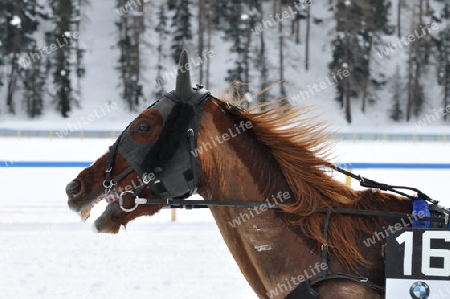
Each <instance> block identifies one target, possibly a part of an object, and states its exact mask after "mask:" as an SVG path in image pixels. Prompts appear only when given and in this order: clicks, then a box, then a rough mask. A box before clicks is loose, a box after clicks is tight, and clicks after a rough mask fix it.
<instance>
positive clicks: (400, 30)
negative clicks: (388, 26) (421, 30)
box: [397, 0, 403, 38]
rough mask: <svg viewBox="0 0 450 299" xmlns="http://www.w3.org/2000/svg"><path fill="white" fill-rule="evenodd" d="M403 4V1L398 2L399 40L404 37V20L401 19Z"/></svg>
mask: <svg viewBox="0 0 450 299" xmlns="http://www.w3.org/2000/svg"><path fill="white" fill-rule="evenodd" d="M402 2H403V0H398V7H397V34H398V38H401V37H402V27H401V26H402V25H401V24H402V18H401V11H402Z"/></svg>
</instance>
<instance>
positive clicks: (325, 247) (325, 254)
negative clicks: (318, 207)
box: [320, 209, 331, 279]
mask: <svg viewBox="0 0 450 299" xmlns="http://www.w3.org/2000/svg"><path fill="white" fill-rule="evenodd" d="M330 219H331V210H330V209H328V211H327V214H326V216H325V222H324V225H323V239H324V242H325V243H324V244H322V246H321V248H320V249H321V250H322V262H323V263H325V265H328V243H327V242H328V241H327V240H328V226H329V225H330ZM327 274H328V267H326V268H325V269H322V278H324V279H325V278H326V277H327Z"/></svg>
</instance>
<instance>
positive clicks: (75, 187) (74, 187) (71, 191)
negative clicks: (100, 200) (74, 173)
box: [66, 180, 82, 197]
mask: <svg viewBox="0 0 450 299" xmlns="http://www.w3.org/2000/svg"><path fill="white" fill-rule="evenodd" d="M81 190H82V185H81V181H80V180H73V181H72V182H70V183H69V184H68V185H67V187H66V193H67V195H68V196H70V197H75V196H77V195H78V194H80V193H81Z"/></svg>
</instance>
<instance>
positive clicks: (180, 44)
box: [171, 0, 192, 64]
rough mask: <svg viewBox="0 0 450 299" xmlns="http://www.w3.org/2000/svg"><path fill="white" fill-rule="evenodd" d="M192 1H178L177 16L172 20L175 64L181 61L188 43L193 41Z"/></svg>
mask: <svg viewBox="0 0 450 299" xmlns="http://www.w3.org/2000/svg"><path fill="white" fill-rule="evenodd" d="M190 5H191V1H190V0H178V3H177V5H176V7H174V9H175V15H174V16H173V18H172V28H173V33H172V34H173V40H172V47H171V49H172V58H173V61H174V62H175V64H178V61H179V60H180V55H181V51H183V48H185V47H186V41H188V40H191V39H192V29H191V16H192V14H191V12H190Z"/></svg>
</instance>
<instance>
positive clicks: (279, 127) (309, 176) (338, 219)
mask: <svg viewBox="0 0 450 299" xmlns="http://www.w3.org/2000/svg"><path fill="white" fill-rule="evenodd" d="M226 101H229V99H226ZM224 106H225V108H226V107H227V106H226V105H224ZM227 110H228V112H229V113H231V114H232V115H235V117H237V118H241V119H245V120H249V121H250V122H251V123H252V124H253V128H252V132H253V134H254V135H255V137H256V138H257V140H258V141H259V142H260V143H261V144H264V145H266V146H267V147H269V148H270V151H271V153H272V154H273V156H274V158H275V160H276V161H277V162H278V164H279V167H280V169H281V172H282V173H283V175H284V177H285V179H286V181H287V183H288V185H289V186H290V188H291V190H292V192H293V194H294V196H295V199H294V200H293V201H292V202H290V203H287V204H284V203H283V204H282V205H281V208H282V211H283V212H284V213H282V214H283V216H282V217H283V218H284V219H285V221H286V223H288V224H289V225H291V226H295V227H297V228H298V229H299V230H300V231H301V233H302V234H303V235H304V236H306V237H307V238H309V239H310V240H312V241H314V243H315V245H316V246H317V247H316V249H317V250H320V246H321V245H322V244H327V245H328V248H329V250H330V251H331V252H332V253H334V255H335V256H336V258H337V259H338V260H339V262H340V263H341V264H342V265H344V266H345V267H347V268H348V269H351V270H353V271H355V272H357V273H358V272H360V270H361V269H360V267H367V266H369V264H370V263H369V262H368V261H367V259H366V257H364V256H363V255H362V254H361V251H360V247H359V246H361V240H360V239H359V240H358V237H361V235H362V234H363V233H368V234H373V227H374V224H375V223H376V222H375V218H373V217H355V216H349V215H342V214H333V216H332V217H331V221H330V225H329V229H328V240H327V241H325V240H324V238H323V228H324V218H325V215H324V214H323V213H315V212H314V211H315V210H316V209H319V208H350V209H366V210H381V209H383V205H384V204H385V200H396V199H397V200H398V199H399V198H397V197H395V196H392V195H389V194H382V193H380V192H378V191H377V192H374V191H372V190H367V191H363V192H358V191H355V190H353V189H351V188H349V187H347V186H345V185H344V184H343V183H341V182H339V181H336V180H335V179H333V178H332V177H331V176H330V175H329V174H327V173H325V170H326V169H327V168H328V169H330V168H329V166H331V165H333V163H331V162H329V161H327V157H329V155H330V152H331V151H330V150H331V147H332V143H331V142H330V137H331V136H332V133H330V131H329V130H328V128H327V124H326V123H323V122H318V121H317V120H316V119H314V118H308V117H306V116H305V115H306V114H307V113H308V112H310V111H311V109H309V108H302V107H292V106H290V105H282V106H279V107H277V108H271V109H267V110H264V111H261V112H256V113H250V112H247V111H240V110H238V109H229V108H228V109H227ZM378 222H380V220H378ZM371 227H372V229H370V228H371Z"/></svg>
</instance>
